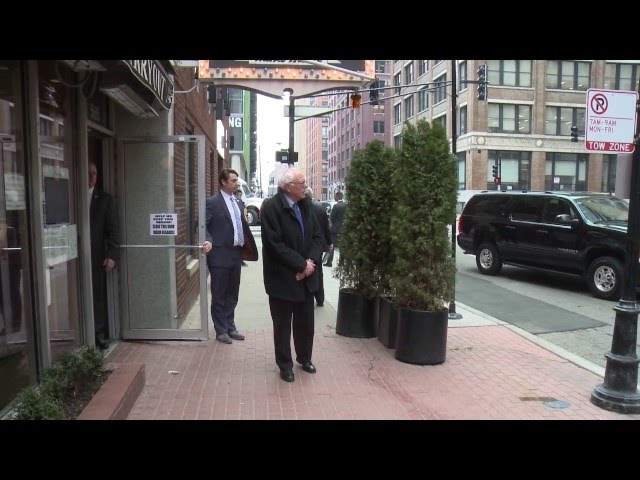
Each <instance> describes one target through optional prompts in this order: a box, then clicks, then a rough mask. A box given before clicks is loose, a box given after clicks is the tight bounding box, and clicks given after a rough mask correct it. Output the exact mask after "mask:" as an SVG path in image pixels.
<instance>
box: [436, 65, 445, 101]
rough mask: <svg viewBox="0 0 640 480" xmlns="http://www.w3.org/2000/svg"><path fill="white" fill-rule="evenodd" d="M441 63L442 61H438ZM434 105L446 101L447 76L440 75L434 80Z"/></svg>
mask: <svg viewBox="0 0 640 480" xmlns="http://www.w3.org/2000/svg"><path fill="white" fill-rule="evenodd" d="M440 61H442V60H440ZM434 82H435V84H434V92H433V96H434V100H433V103H434V105H435V104H436V103H440V102H444V101H445V100H446V99H447V74H446V73H445V74H444V75H440V76H439V77H438V78H436V79H434Z"/></svg>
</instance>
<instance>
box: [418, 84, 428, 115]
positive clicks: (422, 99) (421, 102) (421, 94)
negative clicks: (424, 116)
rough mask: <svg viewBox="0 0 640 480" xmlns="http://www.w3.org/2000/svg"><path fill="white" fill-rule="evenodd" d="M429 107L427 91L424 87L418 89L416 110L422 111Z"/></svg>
mask: <svg viewBox="0 0 640 480" xmlns="http://www.w3.org/2000/svg"><path fill="white" fill-rule="evenodd" d="M427 108H429V91H428V90H427V88H426V87H422V88H421V89H420V90H418V112H424V111H425V110H426V109H427Z"/></svg>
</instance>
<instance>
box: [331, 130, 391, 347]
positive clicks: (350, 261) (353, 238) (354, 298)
mask: <svg viewBox="0 0 640 480" xmlns="http://www.w3.org/2000/svg"><path fill="white" fill-rule="evenodd" d="M392 155H393V152H391V151H390V149H389V148H386V147H384V144H383V143H382V142H380V141H378V140H374V141H372V142H369V143H368V144H367V146H366V147H365V149H364V150H356V151H355V152H354V155H353V159H352V160H351V166H350V168H349V172H348V174H347V177H346V178H345V188H346V192H347V200H348V202H347V203H348V206H347V209H346V210H345V214H344V219H343V221H342V234H341V236H340V256H339V259H338V264H337V266H336V271H335V277H336V278H337V279H338V280H339V281H340V291H339V294H338V310H337V318H336V333H338V334H339V335H344V336H347V337H357V338H372V337H375V336H376V334H377V325H376V319H377V317H378V315H377V308H378V306H377V297H378V295H379V293H380V292H381V281H380V266H381V265H383V264H384V261H385V259H386V257H387V256H388V254H389V250H388V247H387V248H386V249H385V248H384V247H383V246H382V243H383V242H381V240H382V238H383V237H384V235H388V234H383V233H382V232H384V231H387V232H388V222H389V220H388V217H389V216H388V209H389V206H390V202H392V201H393V192H391V191H390V189H389V176H390V173H391V172H390V171H388V170H386V169H385V168H383V165H382V164H383V163H386V162H387V161H388V159H389V158H390V157H391V156H392ZM385 222H386V224H385ZM384 225H387V227H385V226H384Z"/></svg>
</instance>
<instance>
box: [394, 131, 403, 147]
mask: <svg viewBox="0 0 640 480" xmlns="http://www.w3.org/2000/svg"><path fill="white" fill-rule="evenodd" d="M401 141H402V137H401V135H400V134H398V135H395V136H394V137H393V148H400V144H401Z"/></svg>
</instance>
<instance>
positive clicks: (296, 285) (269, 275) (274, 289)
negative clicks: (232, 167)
mask: <svg viewBox="0 0 640 480" xmlns="http://www.w3.org/2000/svg"><path fill="white" fill-rule="evenodd" d="M305 187H306V185H305V180H304V175H303V174H302V172H301V171H300V170H297V169H295V168H289V169H288V170H286V171H285V172H284V173H283V174H282V176H281V177H280V179H279V180H278V192H277V193H276V194H275V195H274V196H273V197H270V198H268V199H266V200H265V201H264V203H263V204H262V215H261V219H260V229H261V234H262V260H263V263H262V265H263V277H264V288H265V291H266V292H267V295H268V296H269V309H270V311H271V320H272V321H273V342H274V347H275V356H276V364H277V365H278V368H279V369H280V378H282V379H283V380H284V381H285V382H293V381H294V380H295V376H294V374H293V359H292V356H291V331H292V328H293V344H294V346H295V350H296V361H297V362H298V363H299V364H301V365H302V369H303V370H304V371H305V372H307V373H315V372H316V367H315V365H314V364H313V363H312V361H311V356H312V353H313V334H314V328H315V325H314V313H313V309H314V307H313V296H314V293H315V291H316V290H317V289H318V275H317V274H316V270H317V267H318V266H319V265H320V257H321V256H322V249H323V248H324V244H323V243H322V238H321V236H320V227H319V226H318V222H317V221H316V219H315V216H314V213H313V210H312V208H311V202H310V201H308V200H306V199H305V195H304V189H305Z"/></svg>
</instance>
